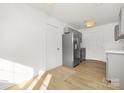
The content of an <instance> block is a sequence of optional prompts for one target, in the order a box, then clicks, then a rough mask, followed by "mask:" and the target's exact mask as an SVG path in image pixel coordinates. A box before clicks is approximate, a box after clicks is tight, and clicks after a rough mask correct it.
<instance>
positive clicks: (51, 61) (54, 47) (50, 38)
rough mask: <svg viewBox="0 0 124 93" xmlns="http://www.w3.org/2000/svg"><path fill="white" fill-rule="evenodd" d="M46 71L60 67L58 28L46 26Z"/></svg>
mask: <svg viewBox="0 0 124 93" xmlns="http://www.w3.org/2000/svg"><path fill="white" fill-rule="evenodd" d="M46 29H47V30H46V70H50V69H53V68H55V67H57V66H59V65H60V59H59V57H60V55H59V54H61V53H59V52H60V49H61V48H60V46H59V44H60V42H61V41H60V37H61V36H60V32H59V29H58V27H56V26H53V25H47V28H46Z"/></svg>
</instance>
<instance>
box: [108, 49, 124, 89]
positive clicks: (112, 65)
mask: <svg viewBox="0 0 124 93" xmlns="http://www.w3.org/2000/svg"><path fill="white" fill-rule="evenodd" d="M106 57H107V63H106V79H107V80H111V82H112V84H113V85H117V86H119V87H120V89H124V52H122V51H121V52H119V51H107V52H106Z"/></svg>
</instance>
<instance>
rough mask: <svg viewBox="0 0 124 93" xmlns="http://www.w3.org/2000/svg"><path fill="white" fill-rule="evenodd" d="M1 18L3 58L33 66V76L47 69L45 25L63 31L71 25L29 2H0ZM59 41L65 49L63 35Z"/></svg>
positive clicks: (0, 52)
mask: <svg viewBox="0 0 124 93" xmlns="http://www.w3.org/2000/svg"><path fill="white" fill-rule="evenodd" d="M0 20H1V21H0V59H3V60H4V62H5V60H7V62H8V61H9V62H10V63H18V65H19V64H20V70H21V67H22V66H26V67H29V68H32V69H33V74H34V75H35V74H37V73H38V71H40V70H44V71H45V70H46V43H45V41H46V40H45V38H46V37H45V31H46V24H52V25H55V26H57V27H58V28H59V31H60V34H62V33H63V28H64V27H65V26H68V25H67V24H65V23H63V22H60V21H58V20H57V19H55V18H52V17H49V16H47V15H45V14H43V13H42V12H41V11H39V10H37V9H35V8H33V7H31V6H28V5H26V4H0ZM59 40H60V43H59V44H60V47H61V49H62V38H61V37H60V39H59ZM53 64H54V63H53ZM4 65H5V64H4ZM6 65H7V64H6ZM11 65H13V64H11ZM59 65H62V54H60V61H59ZM16 66H17V65H16ZM16 66H15V67H16ZM18 69H19V68H18ZM23 70H24V69H23ZM6 77H8V76H6Z"/></svg>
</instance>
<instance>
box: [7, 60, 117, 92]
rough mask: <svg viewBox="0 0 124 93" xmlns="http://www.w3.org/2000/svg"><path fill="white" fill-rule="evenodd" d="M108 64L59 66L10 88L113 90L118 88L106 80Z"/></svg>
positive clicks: (94, 62)
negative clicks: (72, 66)
mask: <svg viewBox="0 0 124 93" xmlns="http://www.w3.org/2000/svg"><path fill="white" fill-rule="evenodd" d="M105 69H106V64H105V63H104V62H100V61H93V60H88V61H83V62H81V63H80V65H78V66H76V67H75V68H68V67H64V66H60V67H57V68H55V69H52V70H50V71H47V72H46V73H44V74H39V75H38V76H35V77H34V78H33V79H32V80H30V81H29V82H24V83H22V84H19V85H15V86H13V87H10V88H8V89H9V90H10V89H11V90H16V89H29V90H37V89H38V90H42V89H48V90H101V89H102V90H113V89H118V88H116V87H114V86H112V85H111V84H110V83H107V82H106V80H105V74H106V70H105Z"/></svg>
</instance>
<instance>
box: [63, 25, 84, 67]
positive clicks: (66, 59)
mask: <svg viewBox="0 0 124 93" xmlns="http://www.w3.org/2000/svg"><path fill="white" fill-rule="evenodd" d="M62 41H63V44H62V45H63V65H64V66H68V67H75V66H77V65H78V64H79V63H80V61H81V54H80V51H81V42H82V33H81V32H78V31H76V30H74V29H72V28H69V27H66V28H64V34H63V37H62Z"/></svg>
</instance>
